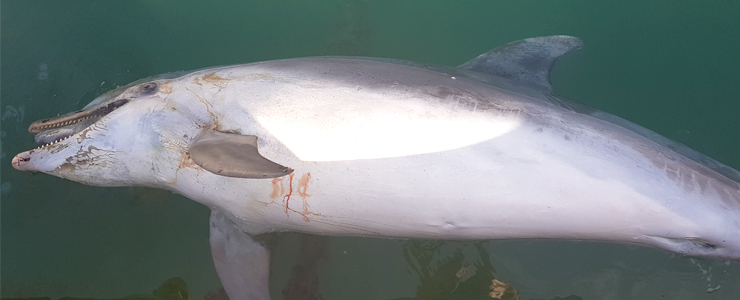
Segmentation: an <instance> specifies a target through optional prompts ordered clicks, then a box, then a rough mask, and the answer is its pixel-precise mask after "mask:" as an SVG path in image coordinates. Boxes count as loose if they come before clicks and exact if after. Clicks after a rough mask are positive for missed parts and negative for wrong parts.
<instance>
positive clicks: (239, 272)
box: [12, 36, 740, 299]
mask: <svg viewBox="0 0 740 300" xmlns="http://www.w3.org/2000/svg"><path fill="white" fill-rule="evenodd" d="M582 45H583V43H582V41H581V40H580V39H578V38H575V37H571V36H546V37H537V38H529V39H524V40H520V41H516V42H512V43H509V44H506V45H503V46H500V47H498V48H495V49H493V50H491V51H489V52H487V53H484V54H482V55H480V56H478V57H476V58H474V59H472V60H470V61H468V62H466V63H463V64H462V65H460V66H458V67H443V66H436V65H429V64H421V63H412V62H406V61H399V60H390V59H376V58H359V57H311V58H297V59H285V60H277V61H268V62H258V63H252V64H245V65H237V66H227V67H217V68H209V69H203V70H198V71H194V72H187V73H177V74H165V75H161V76H157V77H153V78H148V79H144V80H141V81H138V82H135V83H132V84H130V85H128V86H125V87H122V88H119V89H116V90H113V91H111V92H109V93H107V94H105V95H102V96H100V97H98V98H96V99H95V100H93V101H92V102H91V103H90V104H88V105H87V106H86V107H85V108H83V110H81V111H78V112H75V113H71V114H67V115H64V116H60V117H55V118H50V119H44V120H40V121H36V122H34V123H33V124H31V126H30V127H29V132H31V133H33V134H36V141H37V142H38V143H40V144H42V145H41V146H40V147H39V148H37V149H34V150H29V151H26V152H23V153H20V154H18V155H16V156H15V157H14V158H13V161H12V164H13V167H14V168H16V169H18V170H23V171H31V172H43V173H47V174H51V175H54V176H58V177H61V178H65V179H69V180H72V181H76V182H80V183H83V184H88V185H95V186H147V187H155V188H162V189H167V190H171V191H173V192H176V193H180V194H182V195H184V196H186V197H188V198H190V199H192V200H194V201H197V202H200V203H202V204H204V205H207V206H208V207H209V208H211V210H212V214H211V220H210V226H211V227H210V228H211V229H210V230H211V232H210V242H211V249H212V255H213V260H214V263H215V266H216V269H217V272H218V274H219V278H220V279H221V281H222V283H223V286H224V288H225V290H226V292H227V293H228V295H229V297H230V298H231V299H269V298H270V295H269V292H268V289H267V287H268V277H269V257H270V254H269V251H268V250H267V249H266V247H265V246H264V245H263V243H262V242H261V241H260V236H259V235H260V234H263V233H268V232H276V231H297V232H303V233H311V234H322V235H339V236H367V237H385V238H424V239H463V240H485V239H523V238H527V239H570V240H593V241H604V242H617V243H627V244H638V245H647V246H653V247H657V248H661V249H665V250H668V251H672V252H676V253H680V254H684V255H690V256H699V257H710V258H717V259H730V260H740V173H739V172H738V171H736V170H734V169H732V168H730V167H728V166H726V165H723V164H721V163H719V162H717V161H715V160H713V159H711V158H708V157H706V156H704V155H702V154H699V153H697V152H695V151H693V150H691V149H689V148H687V147H685V146H683V145H680V144H678V143H675V142H673V141H670V140H668V139H666V138H664V137H661V136H660V135H658V134H656V133H654V132H652V131H650V130H648V129H645V128H643V127H640V126H638V125H636V124H633V123H630V122H628V121H625V120H623V119H621V118H618V117H616V116H613V115H610V114H608V113H605V112H601V111H597V110H594V109H590V108H587V107H585V106H582V105H580V104H577V103H574V102H570V101H567V100H565V99H562V98H559V97H557V96H555V95H554V93H553V90H552V86H551V84H550V80H549V77H550V71H551V70H552V67H553V65H554V63H555V62H556V61H557V60H558V58H559V57H561V56H562V55H564V54H566V53H568V52H570V51H572V50H575V49H579V48H581V47H582Z"/></svg>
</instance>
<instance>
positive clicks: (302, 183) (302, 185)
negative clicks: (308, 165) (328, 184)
mask: <svg viewBox="0 0 740 300" xmlns="http://www.w3.org/2000/svg"><path fill="white" fill-rule="evenodd" d="M309 180H311V173H303V175H301V179H299V180H298V195H300V196H301V198H303V200H304V202H305V200H306V197H308V196H311V195H309V194H308V193H307V192H306V190H308V181H309Z"/></svg>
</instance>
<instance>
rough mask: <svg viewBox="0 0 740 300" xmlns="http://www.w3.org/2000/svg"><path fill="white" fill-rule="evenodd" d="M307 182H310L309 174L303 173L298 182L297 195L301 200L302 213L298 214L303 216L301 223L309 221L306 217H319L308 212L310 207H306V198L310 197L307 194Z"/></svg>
mask: <svg viewBox="0 0 740 300" xmlns="http://www.w3.org/2000/svg"><path fill="white" fill-rule="evenodd" d="M309 180H311V173H304V174H303V175H301V179H299V180H298V195H299V196H301V199H303V211H302V212H301V213H300V214H301V215H302V216H303V221H306V222H310V221H311V220H310V219H308V215H314V216H320V215H321V214H317V213H314V212H312V211H309V210H308V208H309V207H310V206H309V205H308V201H306V198H308V197H310V196H311V195H309V194H308V192H307V190H308V181H309Z"/></svg>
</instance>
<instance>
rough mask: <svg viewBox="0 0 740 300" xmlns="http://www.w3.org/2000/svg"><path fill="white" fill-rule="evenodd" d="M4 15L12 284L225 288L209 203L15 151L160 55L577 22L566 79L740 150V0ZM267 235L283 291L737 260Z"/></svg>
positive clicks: (405, 44) (447, 48)
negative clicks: (35, 168)
mask: <svg viewBox="0 0 740 300" xmlns="http://www.w3.org/2000/svg"><path fill="white" fill-rule="evenodd" d="M0 21H1V22H0V30H1V35H0V36H1V43H0V47H1V48H0V51H1V52H0V53H1V57H0V67H1V70H0V72H1V74H0V76H1V78H2V79H1V89H0V97H1V101H2V102H1V103H0V108H1V109H2V110H1V114H0V115H1V116H2V128H1V130H2V133H1V134H2V136H1V138H2V157H1V159H0V168H1V175H2V202H1V206H0V209H1V212H2V214H1V218H0V220H1V223H0V225H1V227H0V228H1V231H0V237H1V238H2V240H1V243H0V244H1V248H0V251H1V252H0V254H1V255H0V258H1V259H0V272H1V273H0V275H1V280H0V284H1V286H0V289H1V290H0V293H1V295H2V297H29V296H45V297H52V298H54V299H56V298H59V297H63V296H74V297H96V298H116V297H124V296H127V295H130V294H148V293H151V291H152V290H153V289H155V288H156V287H157V286H158V285H159V284H160V283H162V282H164V281H165V280H166V279H168V278H171V277H181V278H183V279H184V281H185V282H186V283H187V284H188V287H189V289H190V291H191V296H192V299H203V297H204V295H206V293H207V292H208V291H211V290H217V289H219V288H220V283H219V281H218V278H217V276H216V273H215V270H214V268H213V266H212V263H211V258H210V249H209V245H208V226H207V219H208V210H207V209H206V208H205V207H203V206H201V205H200V204H197V203H195V202H192V201H190V200H188V199H186V198H184V197H181V196H179V195H175V194H172V193H170V192H165V191H159V190H152V189H145V188H96V187H88V186H83V185H80V184H77V183H73V182H69V181H64V180H61V179H58V178H53V177H51V176H47V175H43V174H30V173H22V172H18V171H16V170H14V169H13V168H12V167H11V166H10V160H11V158H12V157H13V156H14V155H15V154H16V153H19V152H21V151H24V150H28V149H30V148H33V147H35V145H34V144H33V138H32V136H31V135H29V134H28V133H27V131H26V129H27V127H28V125H29V124H30V123H31V122H33V121H34V120H37V119H40V118H45V117H50V116H55V115H57V114H62V113H67V112H70V111H74V110H77V109H80V108H81V107H82V106H84V105H85V104H86V103H88V102H89V101H90V100H92V99H93V98H94V97H95V96H97V95H99V94H101V93H103V92H105V91H107V90H110V89H112V88H114V87H116V86H118V85H123V84H126V83H128V82H130V81H133V80H136V79H139V78H143V77H147V76H150V75H154V74H159V73H165V72H171V71H178V70H188V69H197V68H203V67H209V66H216V65H228V64H238V63H248V62H254V61H262V60H270V59H280V58H288V57H300V56H310V55H362V56H378V57H389V58H397V59H406V60H414V61H421V62H428V63H436V64H441V65H457V64H460V63H462V62H464V61H466V60H468V59H470V58H472V57H475V56H476V55H478V54H480V53H483V52H485V51H487V50H489V49H491V48H493V47H495V46H498V45H501V44H504V43H506V42H510V41H514V40H518V39H522V38H527V37H533V36H542V35H551V34H568V35H574V36H578V37H580V38H582V39H583V40H584V41H585V43H586V47H585V48H584V49H583V50H580V51H578V52H577V53H573V54H572V55H569V56H567V57H565V58H564V59H562V60H561V61H560V62H559V64H558V65H557V67H556V69H555V71H554V75H553V82H554V87H555V91H556V92H557V93H558V94H560V95H562V96H564V97H565V98H569V99H573V100H576V101H579V102H582V103H585V104H587V105H589V106H591V107H594V108H598V109H601V110H604V111H607V112H610V113H612V114H615V115H618V116H621V117H623V118H625V119H628V120H631V121H633V122H635V123H637V124H640V125H643V126H645V127H647V128H649V129H652V130H654V131H656V132H658V133H660V134H662V135H664V136H666V137H669V138H671V139H674V140H676V141H679V142H681V143H684V144H687V145H688V146H690V147H692V148H694V149H696V150H699V151H700V152H702V153H704V154H707V155H708V156H710V157H713V158H715V159H717V160H719V161H721V162H723V163H725V164H727V165H729V166H732V167H734V168H736V169H740V155H739V154H738V153H740V139H739V137H740V118H738V112H740V83H739V82H738V81H739V80H740V52H739V51H738V49H740V2H738V1H735V0H722V1H695V0H692V1H683V0H682V1H677V0H659V1H645V0H630V1H593V0H583V1H494V0H486V1H483V0H480V1H391V0H386V1H359V0H334V1H306V0H291V1H287V0H286V1H267V0H260V1H234V2H226V1H199V2H194V1H146V2H144V1H7V0H3V1H2V2H1V3H0ZM492 217H495V212H492ZM274 240H275V245H276V246H275V249H274V251H273V269H272V270H273V275H272V277H273V278H272V286H271V289H272V294H273V298H274V299H281V298H283V297H285V299H319V298H318V297H317V295H318V294H319V293H320V294H321V295H322V297H323V298H324V299H395V298H414V297H416V298H417V299H463V298H464V299H484V298H485V297H487V296H486V294H487V293H488V292H489V291H490V289H489V286H490V285H491V280H492V279H494V278H495V279H497V280H500V281H502V282H507V283H509V284H510V287H509V292H508V294H505V295H504V299H514V298H512V297H513V296H512V292H511V289H516V290H517V291H518V295H519V298H520V299H554V298H556V297H558V296H559V297H566V296H569V295H576V296H578V297H581V298H583V299H738V298H739V297H740V296H738V295H740V264H739V263H737V262H732V263H730V262H725V261H717V260H708V259H691V258H686V257H679V256H676V255H673V254H670V253H667V252H664V251H661V250H655V249H650V248H642V247H632V246H624V245H611V244H600V243H583V242H544V241H493V242H481V243H458V242H432V241H397V240H384V239H360V238H320V237H313V236H305V235H299V234H285V235H280V236H276V237H275V239H274ZM466 266H468V271H467V272H463V275H462V277H463V278H462V279H464V280H463V281H462V282H459V281H460V280H458V279H455V278H456V277H455V276H454V275H455V274H459V273H457V272H458V271H459V270H460V269H465V267H466ZM718 286H719V287H720V288H719V289H718V290H716V291H713V292H711V293H709V292H707V289H708V288H712V289H714V288H716V287H718ZM294 295H302V297H298V298H295V297H294ZM507 297H508V298H507ZM570 299H578V298H577V297H576V298H570Z"/></svg>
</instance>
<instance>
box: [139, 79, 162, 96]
mask: <svg viewBox="0 0 740 300" xmlns="http://www.w3.org/2000/svg"><path fill="white" fill-rule="evenodd" d="M157 88H158V85H157V83H156V82H147V83H145V84H142V85H141V86H139V94H140V95H151V94H153V93H154V92H155V91H157Z"/></svg>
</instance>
